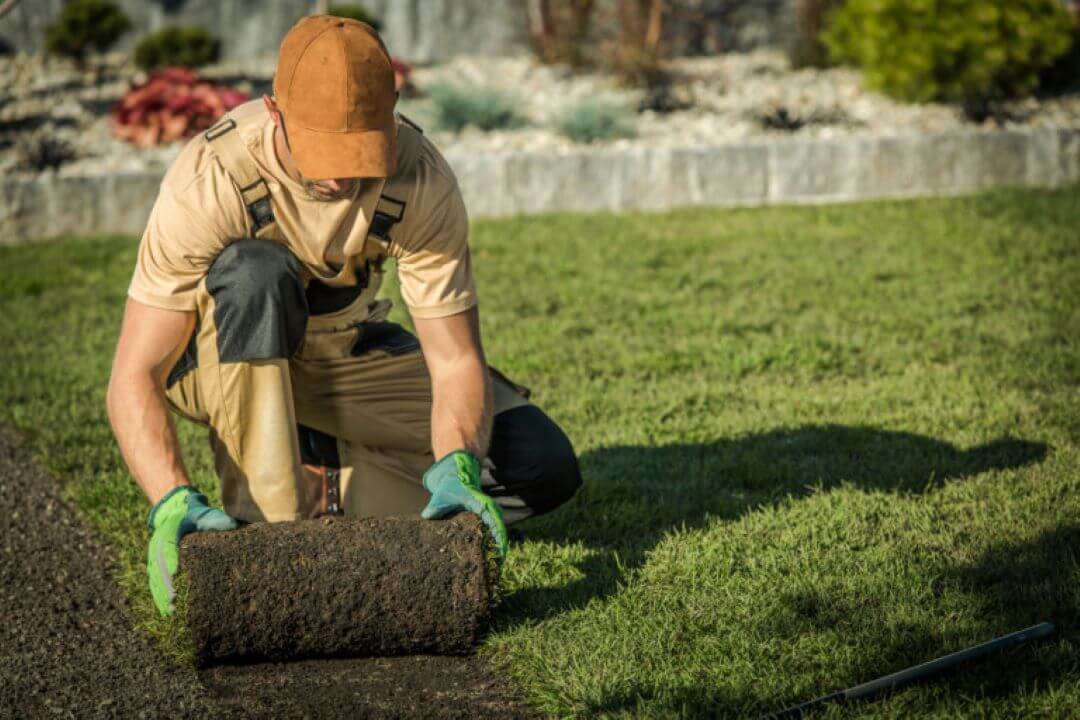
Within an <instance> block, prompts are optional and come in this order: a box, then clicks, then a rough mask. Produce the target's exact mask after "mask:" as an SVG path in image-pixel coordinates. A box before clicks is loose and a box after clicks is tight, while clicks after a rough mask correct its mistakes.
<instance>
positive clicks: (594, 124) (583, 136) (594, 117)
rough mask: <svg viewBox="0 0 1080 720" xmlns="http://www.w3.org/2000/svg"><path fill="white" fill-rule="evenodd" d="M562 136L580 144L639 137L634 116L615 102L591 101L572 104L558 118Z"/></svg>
mask: <svg viewBox="0 0 1080 720" xmlns="http://www.w3.org/2000/svg"><path fill="white" fill-rule="evenodd" d="M555 129H556V130H558V132H559V134H561V135H563V136H564V137H567V138H569V139H571V140H573V141H574V142H578V143H592V142H598V141H603V140H615V139H618V138H629V137H633V136H634V135H635V129H634V120H633V114H632V113H631V112H630V111H629V110H627V109H626V108H625V107H623V106H621V105H618V104H616V103H613V102H606V101H602V100H595V99H588V100H583V101H581V102H579V103H577V104H576V105H571V106H570V107H568V108H566V109H565V110H563V111H562V113H560V114H559V115H558V116H557V117H556V118H555Z"/></svg>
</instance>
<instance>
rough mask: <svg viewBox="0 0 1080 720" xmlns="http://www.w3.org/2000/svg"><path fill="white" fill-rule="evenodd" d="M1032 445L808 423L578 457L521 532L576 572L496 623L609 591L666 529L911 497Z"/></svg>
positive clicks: (521, 594) (517, 597)
mask: <svg viewBox="0 0 1080 720" xmlns="http://www.w3.org/2000/svg"><path fill="white" fill-rule="evenodd" d="M1046 452H1047V447H1046V445H1044V444H1043V443H1037V442H1029V441H1025V440H1016V439H1010V438H1003V439H999V440H994V441H992V442H989V443H986V444H984V445H980V446H978V447H974V448H971V449H967V450H964V449H960V448H957V447H955V446H953V445H951V444H949V443H947V442H943V441H940V440H935V439H933V438H929V437H925V436H921V435H916V434H913V433H905V432H894V431H887V430H880V429H877V428H872V427H846V426H842V425H810V426H803V427H799V428H793V429H784V430H774V431H771V432H767V433H761V434H756V435H748V436H745V437H741V438H735V439H732V440H719V441H715V442H712V443H707V444H702V443H696V444H676V445H666V446H661V447H642V446H614V447H607V448H599V449H596V450H592V451H589V452H587V453H584V454H583V455H582V457H581V468H582V475H583V476H584V478H585V482H584V486H583V488H582V489H581V490H580V491H579V493H578V495H577V496H576V497H575V498H574V499H573V500H572V501H571V502H569V503H567V505H565V506H564V507H563V508H560V509H559V510H558V511H557V512H555V513H553V514H552V515H550V516H547V517H542V518H536V519H534V520H530V521H528V522H526V523H524V524H523V525H522V526H520V527H521V529H522V531H523V535H524V536H525V537H527V538H529V539H532V540H541V541H549V542H553V543H567V542H571V543H572V542H580V543H582V544H584V545H585V546H587V547H588V548H589V550H590V553H589V555H588V556H587V557H586V559H585V560H584V561H583V562H582V563H581V564H580V565H579V566H578V570H579V571H580V572H581V573H582V574H583V577H582V578H581V579H580V580H578V581H575V582H572V583H570V584H568V585H565V586H562V587H557V588H525V589H522V590H519V591H517V592H515V593H513V594H512V595H511V596H510V597H509V598H507V601H506V602H505V603H504V605H503V609H502V612H501V614H500V618H499V623H500V625H501V624H504V623H506V624H509V625H514V624H517V623H518V622H523V621H528V620H535V619H540V618H543V617H548V616H551V615H554V614H557V613H560V612H563V611H565V610H569V609H572V608H577V607H581V606H583V605H584V604H585V603H587V602H589V600H591V599H593V598H595V597H605V596H607V595H609V594H610V593H612V592H614V591H615V589H616V588H617V586H618V583H619V581H620V579H621V577H622V575H623V574H624V573H625V572H626V571H627V570H628V569H633V568H636V567H638V566H640V565H641V564H642V562H643V561H644V557H645V554H646V553H647V552H648V551H649V550H650V549H652V548H653V547H655V545H656V544H657V542H659V540H660V539H661V538H662V537H663V536H664V535H665V534H666V533H667V532H668V531H670V530H672V529H673V528H687V529H696V528H700V527H702V526H704V525H705V523H706V522H707V521H708V520H709V519H710V518H719V519H728V520H733V519H736V518H738V517H740V516H742V515H743V514H745V513H747V512H749V511H752V510H754V509H755V508H759V507H762V506H766V505H769V504H772V503H775V502H778V501H780V500H782V499H784V498H785V497H790V496H799V495H803V494H807V493H809V492H812V491H814V490H816V489H828V488H831V487H835V486H837V485H839V484H841V483H845V482H846V483H851V484H853V485H855V486H857V487H860V488H864V489H868V490H881V491H888V492H900V493H921V492H923V491H924V490H926V489H928V488H930V487H934V486H935V485H940V484H941V483H945V482H949V481H956V480H960V479H963V478H966V477H969V476H972V475H976V474H979V473H982V472H986V471H989V470H999V469H1008V468H1016V467H1021V466H1023V465H1028V464H1031V463H1035V462H1038V461H1040V460H1042V459H1043V458H1044V457H1045V456H1046Z"/></svg>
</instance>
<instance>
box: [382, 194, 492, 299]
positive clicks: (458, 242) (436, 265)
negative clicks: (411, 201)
mask: <svg viewBox="0 0 1080 720" xmlns="http://www.w3.org/2000/svg"><path fill="white" fill-rule="evenodd" d="M448 185H449V188H448V189H447V191H446V192H444V193H442V194H441V197H439V198H438V199H437V200H436V201H435V202H434V203H431V204H430V205H429V206H428V207H424V205H427V203H424V202H420V203H419V205H420V207H416V208H410V209H409V210H406V212H409V211H413V212H418V213H419V215H420V217H419V218H417V219H416V220H415V222H416V225H415V226H413V227H411V228H409V232H407V233H406V234H405V237H404V239H403V240H402V241H401V243H400V244H399V243H398V242H397V239H396V238H395V242H394V243H392V244H391V255H393V256H394V257H395V258H396V259H397V268H398V280H399V284H400V287H401V297H402V299H403V300H404V301H405V304H406V305H407V306H408V308H409V313H410V314H411V315H412V316H413V317H417V318H439V317H445V316H447V315H454V314H456V313H459V312H463V311H465V310H468V309H470V308H472V307H473V306H475V305H476V302H477V298H476V283H475V280H474V279H473V272H472V260H471V258H470V256H469V217H468V213H467V212H466V211H465V203H464V201H463V200H462V197H461V191H460V190H459V189H458V187H457V183H456V182H453V181H450V182H449V183H448ZM410 225H412V223H410Z"/></svg>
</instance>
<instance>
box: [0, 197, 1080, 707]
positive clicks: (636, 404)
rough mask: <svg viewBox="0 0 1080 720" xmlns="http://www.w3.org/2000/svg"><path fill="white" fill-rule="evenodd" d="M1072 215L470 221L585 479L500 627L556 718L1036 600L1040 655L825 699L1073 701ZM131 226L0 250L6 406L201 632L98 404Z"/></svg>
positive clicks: (783, 694)
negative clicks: (1041, 629)
mask: <svg viewBox="0 0 1080 720" xmlns="http://www.w3.org/2000/svg"><path fill="white" fill-rule="evenodd" d="M1077 228H1080V188H1077V187H1072V188H1067V189H1064V190H1060V191H1055V192H1040V191H999V192H992V193H989V194H983V195H978V196H974V197H965V198H958V199H932V200H917V201H889V202H875V203H867V204H858V205H844V206H826V207H782V208H763V209H739V210H692V211H681V212H675V213H670V214H662V215H626V216H612V215H607V214H591V215H551V216H546V217H532V218H520V219H511V220H501V221H483V222H476V223H475V224H474V228H473V233H472V246H473V265H474V267H475V270H476V273H477V278H478V283H479V289H480V297H481V312H482V318H483V327H484V339H485V345H486V350H487V352H488V355H489V357H490V359H491V361H492V362H493V363H494V364H495V365H496V366H498V367H499V368H500V369H501V370H503V371H504V372H506V373H507V374H508V375H510V376H511V377H513V378H514V379H516V380H518V381H519V382H521V383H523V384H525V385H529V386H531V387H532V388H533V389H534V392H535V394H534V397H535V399H536V400H537V402H538V403H539V404H541V405H542V406H543V407H544V408H545V409H546V410H547V411H548V412H549V413H550V414H551V415H552V416H553V417H554V418H556V419H557V420H558V421H559V422H560V423H561V424H562V425H563V427H564V428H565V429H566V431H567V432H568V433H569V435H570V437H571V438H572V439H573V441H574V444H575V446H576V448H577V450H578V452H579V455H580V458H581V466H582V470H583V473H584V477H585V487H584V489H583V490H582V491H581V492H580V493H579V494H578V495H577V496H576V497H575V498H574V500H573V501H572V502H570V503H569V504H568V505H567V506H565V507H563V508H561V509H559V510H558V511H556V512H554V513H552V514H551V515H549V516H546V517H542V518H536V519H533V520H529V521H527V522H526V523H524V524H523V525H522V526H521V527H522V529H523V531H524V537H525V539H524V541H523V542H520V543H515V544H513V545H512V546H511V550H510V555H509V558H508V560H507V562H506V566H505V575H504V581H505V583H506V600H505V602H504V604H503V607H502V609H501V611H500V613H499V615H498V618H497V626H496V628H495V631H494V633H493V634H492V636H491V637H490V639H489V640H488V641H487V643H486V645H485V648H484V651H485V652H487V653H489V654H491V655H492V656H493V657H494V658H496V660H497V661H498V662H500V663H501V664H502V665H503V666H504V667H505V668H506V669H507V671H508V672H509V673H511V675H512V676H513V677H514V678H515V679H516V680H517V681H518V682H519V683H520V684H521V685H522V687H523V688H524V689H525V690H526V692H527V693H528V695H529V697H530V699H531V701H532V702H533V703H534V704H535V706H536V707H537V708H539V709H540V710H542V711H546V712H549V713H552V714H555V715H559V716H591V715H607V716H611V717H633V716H649V717H654V716H661V717H662V716H693V715H706V714H712V713H717V714H720V715H729V716H745V715H748V714H754V713H759V712H764V711H767V710H773V709H777V708H779V707H782V706H785V705H788V704H791V703H793V702H797V701H800V700H804V699H809V698H811V697H814V696H817V695H820V694H823V693H825V692H828V691H832V690H836V689H840V688H843V687H846V686H849V685H852V684H855V683H858V682H862V681H865V680H869V679H871V678H874V677H877V676H879V675H882V674H885V673H888V672H892V671H894V670H897V669H900V668H903V667H906V666H909V665H912V664H915V663H918V662H922V661H924V660H928V659H931V658H934V657H937V656H939V655H943V654H945V653H947V652H951V651H954V650H957V649H959V648H962V647H966V646H968V645H971V644H974V643H977V642H980V641H983V640H986V639H989V638H992V637H995V636H997V635H1001V634H1003V633H1005V632H1009V631H1012V630H1016V629H1019V628H1023V627H1026V626H1029V625H1032V624H1034V623H1036V622H1039V621H1043V620H1049V621H1053V622H1054V623H1056V624H1057V625H1058V628H1059V632H1058V634H1057V635H1056V636H1055V638H1053V639H1052V640H1051V641H1049V642H1047V643H1044V644H1041V645H1039V646H1038V647H1032V648H1027V649H1023V650H1020V651H1017V652H1014V653H1011V654H1009V655H1007V656H1006V657H1004V658H1000V659H999V660H997V661H994V662H991V663H988V664H984V665H982V666H980V667H978V668H973V669H969V670H967V671H964V672H961V673H959V674H957V675H954V676H951V677H949V678H945V679H942V680H940V681H938V682H935V683H932V684H929V685H924V686H919V687H914V688H910V689H907V690H904V691H902V692H900V693H898V694H896V695H894V696H892V697H890V698H887V699H885V700H882V701H880V702H876V703H874V704H873V705H870V706H861V707H855V708H854V709H852V708H837V707H834V708H830V709H828V710H826V711H825V712H823V713H822V714H821V716H822V717H841V716H842V717H882V716H887V717H920V718H922V717H941V718H945V717H958V716H961V717H962V716H968V717H975V716H978V717H1017V716H1025V717H1026V716H1065V715H1068V714H1069V713H1070V712H1071V710H1070V709H1071V708H1075V707H1080V635H1078V634H1077V630H1078V626H1080V567H1078V559H1077V558H1078V556H1080V231H1078V229H1077ZM135 249H136V248H135V242H134V240H132V239H125V238H95V239H85V240H66V241H61V242H53V243H47V244H38V245H31V246H23V247H15V248H4V249H2V250H0V267H2V268H3V269H2V270H0V421H2V422H7V423H12V424H14V425H16V426H17V427H19V428H21V429H22V430H24V431H25V432H27V433H28V435H29V437H30V441H31V443H32V445H33V449H34V451H35V453H36V455H37V456H38V457H39V458H40V459H41V460H42V461H43V462H44V463H45V464H46V465H48V466H49V467H50V468H52V469H53V470H54V471H56V472H57V473H58V474H59V475H60V477H62V478H63V479H64V481H65V482H66V494H67V497H68V498H69V499H70V500H71V501H72V502H73V503H74V504H75V505H76V506H77V507H78V508H79V509H80V510H81V511H82V513H83V514H84V516H85V517H86V518H87V519H88V521H89V522H90V523H91V525H92V526H93V527H95V528H97V529H98V530H99V531H100V532H101V534H102V535H103V537H104V538H105V539H106V540H107V541H108V542H109V543H110V544H111V545H112V547H114V548H115V550H116V552H117V557H118V560H119V564H118V579H119V582H120V583H121V585H122V586H123V588H124V589H125V591H126V592H127V594H128V596H129V597H130V598H131V600H132V602H133V605H134V613H135V616H136V617H137V618H138V619H139V621H140V623H141V624H142V625H143V626H144V627H146V628H148V629H149V630H150V631H152V632H154V633H155V634H157V635H158V636H160V637H162V638H163V639H164V640H165V642H166V646H167V647H170V648H171V649H172V652H173V653H174V654H176V655H178V656H180V657H184V650H183V643H182V641H181V640H180V639H179V638H180V637H181V635H182V634H181V633H179V632H178V630H177V623H175V622H163V621H161V620H159V619H158V618H157V617H156V614H155V613H154V612H153V608H152V605H151V603H150V598H149V593H148V592H147V590H146V578H145V570H144V567H143V562H144V553H145V544H146V540H147V530H146V525H145V522H146V512H147V509H148V508H147V504H146V501H145V499H144V498H143V497H142V495H141V494H140V492H139V490H138V489H137V488H136V486H135V485H134V483H133V482H132V481H131V479H130V478H129V477H128V475H127V473H126V471H125V470H124V467H123V465H122V463H121V460H120V457H119V454H118V452H117V450H116V446H115V444H114V442H113V440H112V437H111V433H110V430H109V427H108V423H107V420H106V415H105V408H104V393H105V384H106V380H107V377H108V373H109V367H110V362H111V356H112V352H113V348H114V343H115V339H116V333H117V328H118V326H119V322H120V316H121V310H122V307H123V302H124V295H125V290H126V287H127V283H128V279H129V277H130V274H131V269H132V266H133V263H134V258H135ZM404 318H405V316H404V313H402V312H401V310H400V308H399V309H398V310H397V316H396V319H399V320H402V319H404ZM179 428H180V434H181V438H182V442H183V444H184V447H185V450H186V458H187V462H188V468H189V470H190V472H191V475H192V478H193V480H194V482H195V483H196V484H197V485H198V486H199V487H201V488H202V489H203V490H205V491H206V492H207V493H208V494H209V495H210V496H211V497H212V498H213V499H214V500H215V501H216V500H217V497H216V496H217V481H216V479H215V477H214V474H213V470H212V467H211V464H210V460H209V454H208V452H207V449H206V442H205V437H204V434H203V431H202V430H201V429H198V428H195V427H193V426H191V425H188V424H185V423H183V422H181V423H179ZM35 521H36V520H35V518H32V517H28V518H26V522H35ZM77 551H78V550H77V548H72V552H77ZM433 562H436V560H435V559H433Z"/></svg>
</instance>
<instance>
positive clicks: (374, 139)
mask: <svg viewBox="0 0 1080 720" xmlns="http://www.w3.org/2000/svg"><path fill="white" fill-rule="evenodd" d="M287 127H288V129H287V131H286V132H287V133H288V138H289V150H290V151H291V152H292V156H293V160H295V161H296V166H297V167H298V168H300V173H301V174H302V175H303V176H304V178H305V179H308V180H335V179H338V178H358V177H371V178H377V177H390V176H391V175H393V174H394V173H395V172H396V171H397V128H396V126H395V125H393V124H391V125H390V126H389V127H387V128H384V129H378V130H363V131H357V132H320V131H318V130H308V129H306V128H303V127H295V126H287Z"/></svg>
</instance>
